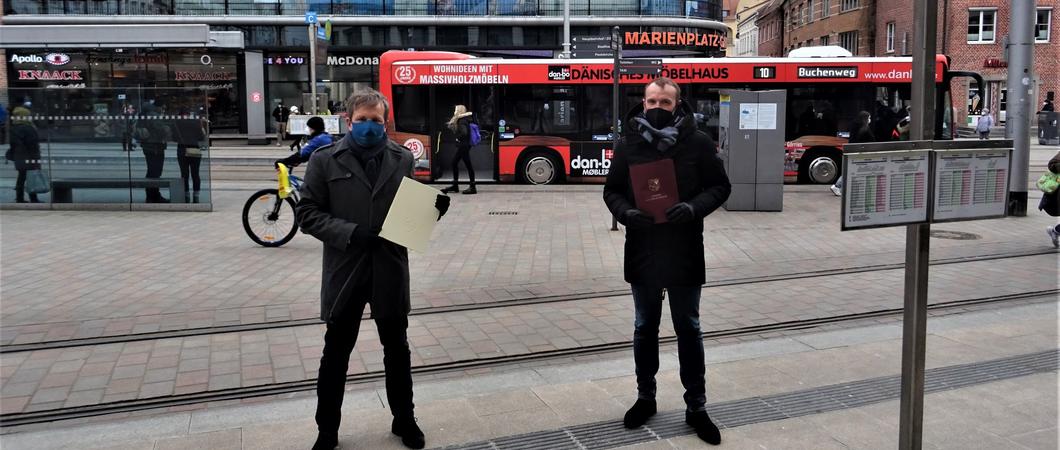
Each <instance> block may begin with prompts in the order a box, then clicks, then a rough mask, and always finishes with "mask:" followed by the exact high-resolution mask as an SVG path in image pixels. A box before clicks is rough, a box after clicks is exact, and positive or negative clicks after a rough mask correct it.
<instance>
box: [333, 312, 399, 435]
mask: <svg viewBox="0 0 1060 450" xmlns="http://www.w3.org/2000/svg"><path fill="white" fill-rule="evenodd" d="M369 292H370V291H369ZM364 306H365V302H364V301H359V302H357V303H356V304H351V305H349V307H347V308H345V310H344V311H343V314H342V317H341V318H339V319H337V320H335V321H332V322H328V324H327V331H326V332H325V333H324V354H323V356H321V358H320V373H319V375H318V378H317V412H316V421H317V429H318V430H319V431H320V432H321V433H337V432H338V431H339V422H340V420H341V418H342V396H343V393H345V390H346V370H348V369H349V365H350V352H352V351H353V346H354V344H356V343H357V334H358V332H359V331H360V327H361V315H362V314H363V313H364ZM375 326H376V328H378V330H379V341H380V342H381V343H382V344H383V369H384V370H385V371H386V396H387V402H388V403H389V404H390V411H391V413H392V414H393V415H394V417H412V416H413V411H412V410H413V408H414V405H413V403H412V362H411V354H410V353H409V342H408V334H407V330H408V327H409V319H408V317H407V316H405V315H404V314H402V315H399V316H397V317H386V318H377V319H375Z"/></svg>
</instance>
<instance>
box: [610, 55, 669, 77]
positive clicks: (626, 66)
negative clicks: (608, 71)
mask: <svg viewBox="0 0 1060 450" xmlns="http://www.w3.org/2000/svg"><path fill="white" fill-rule="evenodd" d="M618 72H619V73H621V74H623V75H626V74H644V75H658V74H660V73H662V60H661V59H622V60H619V61H618Z"/></svg>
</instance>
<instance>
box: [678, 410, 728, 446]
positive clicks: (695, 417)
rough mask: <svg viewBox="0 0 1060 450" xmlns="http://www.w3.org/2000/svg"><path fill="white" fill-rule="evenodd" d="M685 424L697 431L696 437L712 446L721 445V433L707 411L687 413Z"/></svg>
mask: <svg viewBox="0 0 1060 450" xmlns="http://www.w3.org/2000/svg"><path fill="white" fill-rule="evenodd" d="M685 423H687V424H689V425H691V426H692V428H695V430H696V436H699V438H700V439H702V440H703V441H705V442H706V443H708V444H710V445H718V444H720V443H721V432H720V431H718V427H717V425H714V422H712V421H711V420H710V416H709V415H707V412H706V411H685Z"/></svg>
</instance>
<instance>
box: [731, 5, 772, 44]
mask: <svg viewBox="0 0 1060 450" xmlns="http://www.w3.org/2000/svg"><path fill="white" fill-rule="evenodd" d="M769 2H770V0H741V1H740V3H739V5H737V6H736V36H735V38H734V39H733V41H734V42H735V44H734V45H733V46H734V47H736V56H756V55H758V25H757V23H756V22H757V21H758V11H759V10H760V9H762V7H764V6H766V5H767V4H769Z"/></svg>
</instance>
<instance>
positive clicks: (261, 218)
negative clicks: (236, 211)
mask: <svg viewBox="0 0 1060 450" xmlns="http://www.w3.org/2000/svg"><path fill="white" fill-rule="evenodd" d="M276 178H277V181H278V182H279V188H278V189H262V190H260V191H258V192H255V193H254V194H253V195H251V196H250V198H248V199H247V202H246V204H244V205H243V230H244V231H246V232H247V236H250V239H251V240H253V241H254V242H256V243H258V244H259V245H262V246H265V247H279V246H281V245H283V244H286V243H287V242H289V241H290V240H291V239H293V238H294V235H295V233H297V232H298V218H297V217H295V214H294V206H295V204H296V203H298V188H299V187H301V186H302V179H301V178H299V177H296V176H294V175H293V174H291V173H290V172H289V170H288V168H287V166H285V165H283V164H278V167H277V170H276Z"/></svg>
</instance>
